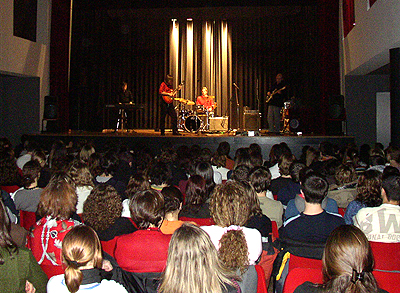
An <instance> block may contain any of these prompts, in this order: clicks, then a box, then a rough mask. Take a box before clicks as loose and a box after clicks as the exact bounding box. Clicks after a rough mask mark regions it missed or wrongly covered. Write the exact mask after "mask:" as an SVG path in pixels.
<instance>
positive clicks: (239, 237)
mask: <svg viewBox="0 0 400 293" xmlns="http://www.w3.org/2000/svg"><path fill="white" fill-rule="evenodd" d="M219 244H220V248H219V250H218V257H219V259H220V260H221V261H222V263H223V264H224V265H225V267H226V268H227V269H229V270H231V271H236V270H237V269H239V270H240V272H241V273H242V274H243V273H244V272H245V271H246V269H247V268H248V266H249V250H248V247H247V242H246V238H245V236H244V233H243V231H241V230H230V231H228V232H226V233H225V234H224V235H222V237H221V239H220V241H219Z"/></svg>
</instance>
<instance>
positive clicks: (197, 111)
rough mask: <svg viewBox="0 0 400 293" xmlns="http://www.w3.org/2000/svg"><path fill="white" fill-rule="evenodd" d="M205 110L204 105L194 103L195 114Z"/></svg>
mask: <svg viewBox="0 0 400 293" xmlns="http://www.w3.org/2000/svg"><path fill="white" fill-rule="evenodd" d="M205 112H206V109H205V108H204V105H196V113H197V114H203V113H205Z"/></svg>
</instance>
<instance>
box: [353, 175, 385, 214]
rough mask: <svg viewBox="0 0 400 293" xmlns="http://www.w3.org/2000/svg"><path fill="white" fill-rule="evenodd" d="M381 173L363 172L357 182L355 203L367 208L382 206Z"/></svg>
mask: <svg viewBox="0 0 400 293" xmlns="http://www.w3.org/2000/svg"><path fill="white" fill-rule="evenodd" d="M381 184H382V173H381V172H379V171H377V170H367V171H364V172H363V173H362V174H361V175H360V177H359V178H358V182H357V196H356V199H355V200H357V201H359V202H361V203H363V204H365V205H366V206H367V207H377V206H380V205H381V204H382V198H381Z"/></svg>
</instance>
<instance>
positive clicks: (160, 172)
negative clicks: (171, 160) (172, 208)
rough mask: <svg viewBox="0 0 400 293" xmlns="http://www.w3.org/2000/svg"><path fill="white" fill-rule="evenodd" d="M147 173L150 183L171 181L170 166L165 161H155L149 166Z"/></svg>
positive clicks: (159, 183)
mask: <svg viewBox="0 0 400 293" xmlns="http://www.w3.org/2000/svg"><path fill="white" fill-rule="evenodd" d="M148 175H149V177H150V182H151V184H154V185H161V184H163V183H166V184H170V183H171V179H172V173H171V168H170V167H169V165H167V164H165V163H162V162H156V163H155V164H154V165H153V166H151V167H150V170H149V173H148Z"/></svg>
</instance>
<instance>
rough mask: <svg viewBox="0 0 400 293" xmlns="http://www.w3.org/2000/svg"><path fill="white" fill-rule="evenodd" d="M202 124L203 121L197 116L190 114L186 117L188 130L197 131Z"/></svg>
mask: <svg viewBox="0 0 400 293" xmlns="http://www.w3.org/2000/svg"><path fill="white" fill-rule="evenodd" d="M201 126H202V121H201V120H200V118H199V117H197V116H189V117H187V118H186V119H185V129H186V131H188V132H197V131H199V130H200V128H201Z"/></svg>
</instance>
